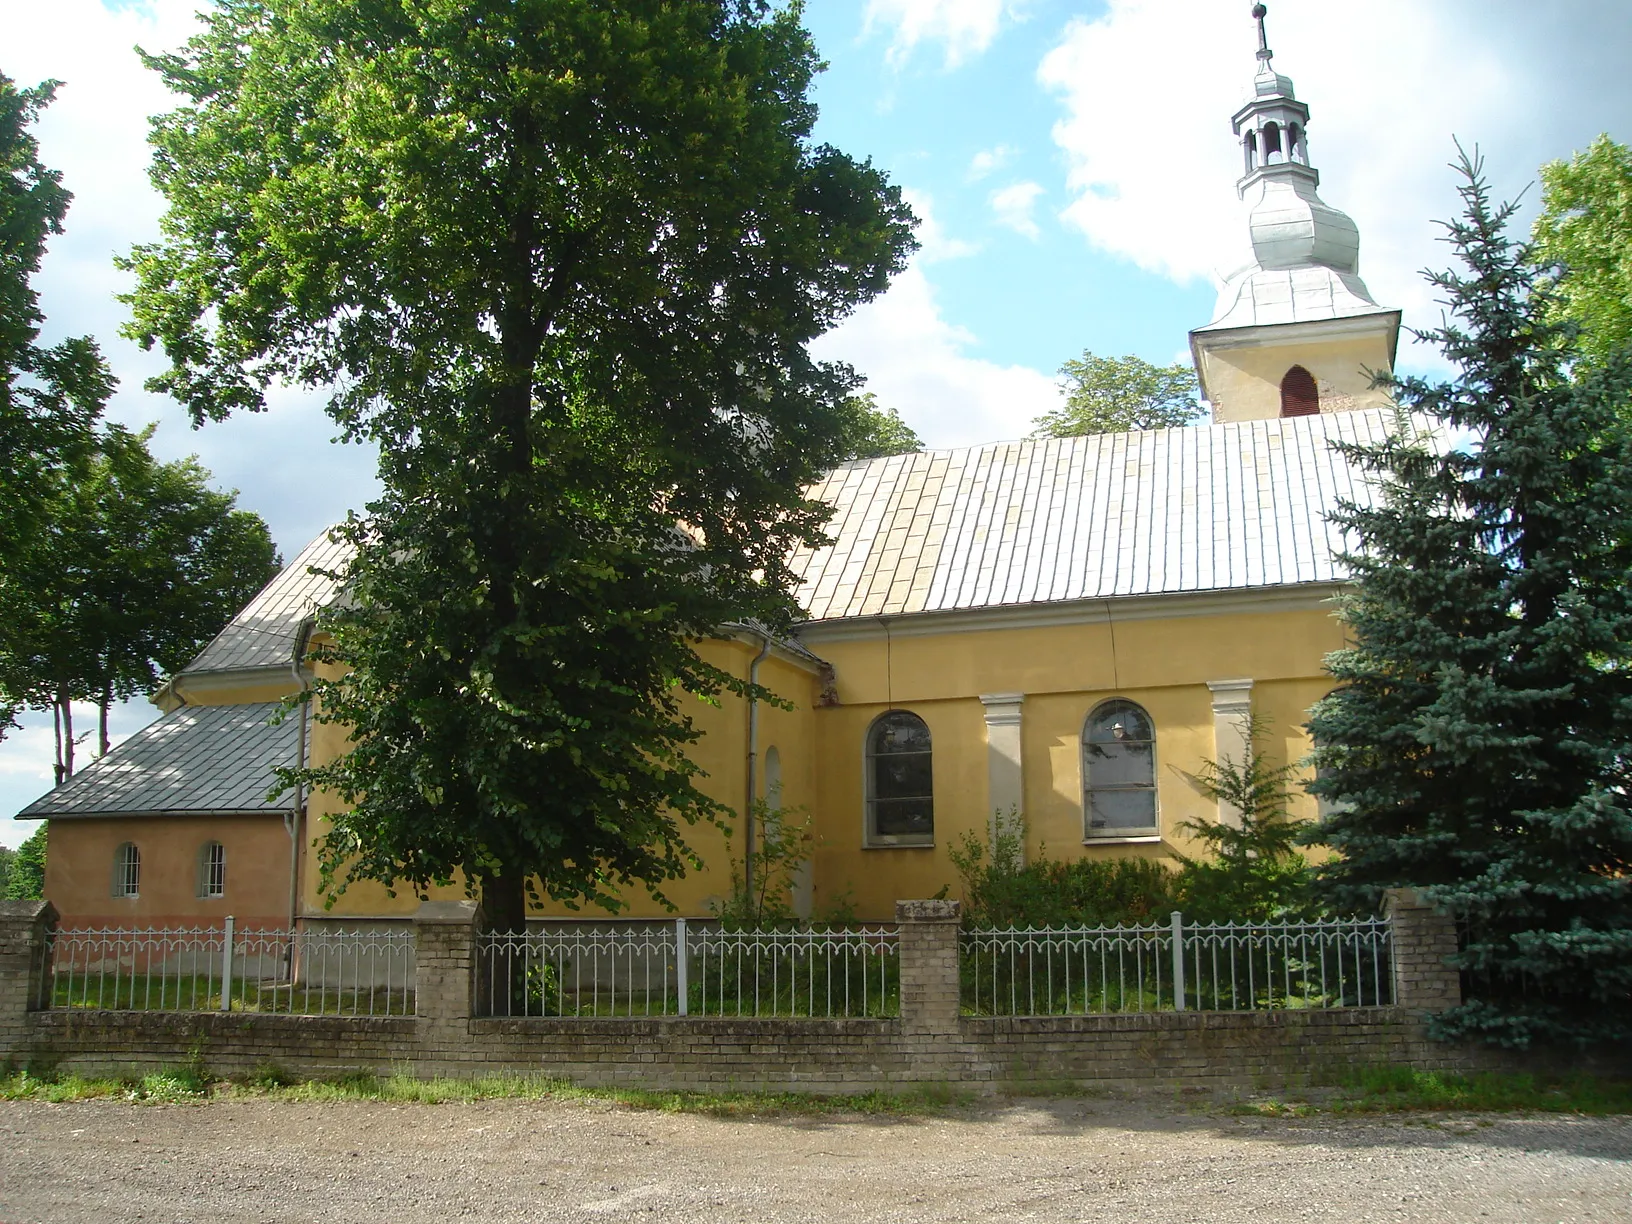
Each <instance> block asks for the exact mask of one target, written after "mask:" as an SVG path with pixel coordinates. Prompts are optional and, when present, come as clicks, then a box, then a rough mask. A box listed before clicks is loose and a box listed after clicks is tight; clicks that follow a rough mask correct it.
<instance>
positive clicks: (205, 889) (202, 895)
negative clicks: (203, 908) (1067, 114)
mask: <svg viewBox="0 0 1632 1224" xmlns="http://www.w3.org/2000/svg"><path fill="white" fill-rule="evenodd" d="M226 895H227V848H226V847H225V846H224V845H222V844H221V843H220V842H218V841H207V842H205V843H204V844H203V845H202V846H200V847H199V848H198V898H199V900H200V901H219V900H220V899H221V898H222V897H225V896H226Z"/></svg>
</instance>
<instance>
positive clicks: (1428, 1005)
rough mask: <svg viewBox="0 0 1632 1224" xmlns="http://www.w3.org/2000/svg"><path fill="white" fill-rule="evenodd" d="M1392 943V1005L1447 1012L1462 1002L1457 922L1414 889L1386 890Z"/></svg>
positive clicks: (1385, 911)
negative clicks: (1457, 954)
mask: <svg viewBox="0 0 1632 1224" xmlns="http://www.w3.org/2000/svg"><path fill="white" fill-rule="evenodd" d="M1383 912H1384V913H1385V914H1386V915H1387V916H1388V922H1389V926H1390V927H1391V928H1392V934H1393V943H1394V1005H1395V1006H1396V1007H1404V1008H1409V1009H1411V1010H1413V1011H1430V1012H1438V1011H1445V1010H1446V1009H1447V1008H1452V1007H1456V1006H1457V1005H1459V1004H1460V1003H1461V1002H1462V975H1461V972H1460V971H1459V970H1458V969H1457V968H1456V967H1455V966H1454V965H1453V964H1452V963H1451V958H1452V957H1454V956H1455V955H1456V951H1457V943H1456V921H1455V920H1454V919H1453V918H1452V917H1451V916H1450V915H1449V914H1447V913H1446V912H1445V911H1444V910H1442V909H1439V908H1438V907H1437V906H1433V905H1430V904H1428V903H1427V902H1425V901H1423V900H1422V898H1421V897H1419V896H1418V895H1417V892H1416V890H1415V889H1411V888H1389V889H1385V890H1384V892H1383Z"/></svg>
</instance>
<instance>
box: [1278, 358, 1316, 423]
mask: <svg viewBox="0 0 1632 1224" xmlns="http://www.w3.org/2000/svg"><path fill="white" fill-rule="evenodd" d="M1319 411H1320V388H1319V387H1317V386H1315V376H1314V375H1313V374H1311V373H1309V371H1308V370H1306V369H1304V368H1303V367H1302V366H1299V365H1295V366H1293V367H1292V368H1291V369H1290V370H1288V371H1287V372H1286V377H1285V378H1283V379H1281V415H1282V416H1283V417H1295V416H1314V415H1315V414H1316V413H1318V412H1319Z"/></svg>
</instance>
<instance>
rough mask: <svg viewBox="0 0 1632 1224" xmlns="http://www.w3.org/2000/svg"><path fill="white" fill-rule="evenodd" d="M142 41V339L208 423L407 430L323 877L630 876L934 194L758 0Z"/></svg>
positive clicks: (507, 882) (831, 446) (668, 803)
mask: <svg viewBox="0 0 1632 1224" xmlns="http://www.w3.org/2000/svg"><path fill="white" fill-rule="evenodd" d="M206 22H207V26H208V28H207V31H206V32H205V33H204V34H202V35H200V36H199V37H197V38H195V39H194V40H193V41H192V42H191V43H189V44H188V46H187V48H186V49H185V50H184V51H182V52H181V53H180V54H177V55H167V56H157V57H153V58H151V59H150V60H149V62H150V64H151V65H152V66H153V67H154V68H156V69H157V70H158V71H159V72H161V73H162V74H163V76H164V78H165V80H166V82H167V83H168V84H169V86H170V87H171V88H172V89H174V90H175V91H177V92H178V93H180V94H182V95H183V96H184V97H185V98H186V99H187V104H186V105H184V106H182V107H181V108H180V109H178V110H176V111H174V112H172V113H171V114H169V115H166V116H163V117H161V118H160V119H159V120H158V121H157V126H156V130H155V134H154V143H155V145H156V147H157V150H158V152H157V156H156V162H155V170H154V175H155V180H156V182H157V183H158V185H159V187H160V188H161V189H162V190H163V191H164V193H165V194H166V195H167V196H168V198H169V201H170V209H169V212H168V215H167V217H166V219H165V222H164V225H165V229H166V238H165V240H164V241H163V242H161V243H159V244H157V245H155V246H152V247H147V248H143V249H140V250H138V251H136V252H135V253H134V254H133V256H132V258H131V265H132V266H133V267H134V269H135V270H136V272H137V274H138V277H139V287H138V289H137V291H136V293H135V295H134V298H133V304H134V307H135V333H136V334H137V335H138V336H139V337H140V338H141V339H142V340H143V341H144V342H146V343H150V344H151V343H157V344H160V345H162V347H163V349H164V351H165V353H166V354H167V356H168V357H169V358H170V362H171V366H170V369H169V370H168V372H166V373H165V374H163V375H161V376H160V377H159V378H158V379H157V380H156V384H155V385H156V386H158V387H159V388H161V389H164V390H167V391H170V392H171V393H173V394H175V395H176V396H177V397H178V398H180V399H181V400H182V402H183V403H185V404H186V405H188V407H189V408H190V409H191V410H192V412H193V414H194V416H195V418H196V419H199V420H203V419H206V418H213V417H221V416H224V415H226V414H227V413H230V412H233V411H239V410H259V409H261V408H262V407H263V406H264V394H265V390H266V388H267V387H268V386H269V385H270V384H271V383H273V382H274V381H276V380H288V381H293V382H296V383H302V384H306V385H310V386H322V387H330V388H333V395H332V399H331V401H330V408H331V412H332V413H333V415H334V416H335V418H336V419H337V420H338V421H339V422H340V423H341V424H342V425H343V427H344V428H345V429H346V430H347V431H348V432H349V433H350V434H351V435H352V436H356V437H363V438H368V439H371V440H373V441H375V442H376V443H377V444H378V445H379V447H380V451H381V476H382V483H383V486H384V490H385V492H384V494H383V496H382V498H381V500H380V501H379V502H378V503H376V504H374V505H373V506H371V507H370V508H369V512H368V514H367V515H366V516H365V517H362V518H359V519H356V520H354V521H353V522H352V523H350V524H349V525H348V526H347V527H346V528H345V534H346V536H347V537H348V538H349V540H350V541H351V542H352V543H353V544H354V545H355V548H356V560H355V561H354V562H353V563H352V564H351V565H349V566H348V567H347V569H346V570H345V572H344V573H343V575H341V577H342V578H343V579H344V581H345V582H346V583H347V584H348V586H349V589H350V592H351V597H350V599H349V601H348V602H347V604H346V606H345V607H343V608H341V609H339V610H338V611H337V612H336V613H335V614H334V615H333V616H332V617H331V618H330V619H329V621H328V623H327V629H328V632H329V633H330V634H331V635H332V642H333V646H332V647H331V648H330V650H329V656H328V657H329V658H330V659H331V660H332V661H333V662H334V663H335V664H336V665H337V667H338V668H340V669H343V672H344V674H343V675H342V676H341V677H340V678H338V679H333V680H326V681H324V682H322V683H320V684H319V686H318V700H319V706H318V709H319V715H318V716H319V717H321V718H328V719H334V720H337V721H340V722H343V723H346V724H348V725H350V727H351V728H352V735H353V738H352V748H351V751H350V752H349V753H348V754H347V755H345V756H343V757H342V758H340V759H339V760H337V761H335V762H333V763H330V764H328V765H326V766H323V767H321V768H319V769H317V770H315V771H313V772H312V774H311V775H309V777H308V778H307V781H308V782H309V783H310V784H314V785H321V786H325V787H328V788H331V789H332V790H333V791H334V792H335V793H337V794H338V795H339V796H340V797H341V798H342V799H343V800H344V801H345V802H346V803H347V804H348V805H349V806H348V810H347V811H346V812H344V813H343V814H342V815H340V816H339V817H337V818H336V819H335V821H334V822H333V824H332V827H331V829H330V831H329V832H328V833H327V834H326V836H325V838H324V840H323V843H322V850H321V858H322V862H323V865H324V868H325V870H326V872H327V873H328V879H329V882H330V885H331V887H343V886H344V884H345V883H346V882H347V881H349V880H352V879H359V878H368V879H378V880H384V881H388V882H392V883H398V882H400V883H405V884H407V885H409V886H412V887H413V888H415V889H421V890H422V889H424V888H425V887H427V886H428V885H430V884H432V883H437V882H443V881H448V880H451V879H453V878H456V876H458V875H460V874H462V875H463V878H464V879H465V881H466V883H467V886H468V887H470V888H471V889H472V890H473V891H479V892H480V894H481V895H482V897H483V900H484V903H485V907H486V910H487V912H488V914H489V917H490V919H491V920H492V921H493V923H494V924H495V925H497V926H500V927H506V928H514V927H516V926H519V925H520V923H521V922H522V920H523V917H524V914H525V900H526V896H527V891H528V889H529V888H530V887H531V885H530V883H529V881H531V880H535V879H536V880H537V881H538V882H540V883H541V884H542V886H543V888H544V890H545V891H546V892H548V893H549V894H551V895H553V896H555V897H558V898H560V899H562V900H564V901H566V902H568V903H574V902H576V901H578V900H581V899H584V898H590V899H593V900H596V901H600V902H606V903H612V902H614V901H615V900H616V890H617V888H618V886H619V885H620V884H622V883H627V882H630V881H639V882H643V883H645V884H647V885H648V886H650V887H653V888H658V887H660V885H661V882H662V881H663V880H665V879H669V878H673V877H674V876H676V875H677V874H679V873H680V872H681V871H683V870H684V869H685V868H686V866H687V865H688V863H689V861H690V859H689V852H688V851H687V850H686V848H685V845H684V839H683V837H682V836H681V834H682V832H683V826H684V824H685V822H687V821H695V820H697V819H699V818H707V817H715V816H718V815H720V814H721V809H720V806H719V805H718V804H717V803H716V802H715V801H714V800H713V799H711V798H710V797H708V796H707V795H706V794H705V793H704V792H703V790H702V789H701V788H700V786H699V785H698V782H699V778H698V771H697V768H696V766H695V765H694V764H693V763H692V762H691V761H690V760H689V758H688V755H687V748H688V745H689V744H690V743H691V742H692V741H693V740H694V739H695V737H696V734H697V732H696V729H695V727H694V726H693V725H692V723H691V721H690V716H689V712H688V710H687V708H686V706H685V705H684V704H683V699H684V698H686V695H687V694H696V695H700V696H703V697H708V696H710V695H711V694H714V693H716V692H718V691H719V690H720V689H721V688H730V687H735V688H736V689H738V690H739V691H740V690H741V689H742V688H743V682H742V681H741V680H740V679H735V678H733V677H731V676H729V675H726V674H725V673H723V672H720V671H717V670H716V669H714V668H711V667H709V666H707V665H705V663H704V662H703V661H702V660H701V659H700V658H699V656H698V655H697V653H696V651H695V650H694V642H695V641H696V640H697V639H698V638H701V637H703V636H706V635H708V634H710V633H713V632H715V631H717V627H718V626H720V625H722V624H726V623H729V622H732V621H741V620H745V619H749V618H753V619H757V620H758V621H760V622H762V623H764V624H766V625H769V626H773V627H774V626H776V625H778V624H781V623H785V622H786V620H787V618H788V617H789V615H790V614H791V611H792V602H791V599H790V596H789V594H788V591H789V589H790V585H791V576H790V574H789V571H788V569H787V563H786V557H787V555H788V553H789V552H790V550H791V548H792V546H793V545H794V544H795V543H797V542H801V541H814V540H816V539H817V538H818V533H819V527H820V523H821V521H822V519H823V517H824V509H823V508H822V507H820V506H817V505H813V504H811V503H809V502H807V501H806V500H804V498H803V497H802V494H801V489H802V487H803V486H804V485H805V484H806V483H808V482H809V481H811V480H812V479H814V478H815V476H816V475H817V474H818V473H819V472H820V471H821V470H822V469H823V468H824V467H826V466H828V465H830V464H831V463H833V462H835V461H836V460H837V459H838V458H839V457H840V455H841V453H842V451H843V444H844V443H843V433H844V424H845V420H846V417H845V411H844V405H845V401H846V398H847V397H848V396H849V395H850V394H852V393H853V391H854V390H855V383H856V380H855V378H854V376H853V375H852V374H851V373H850V372H849V371H848V370H845V369H843V368H835V367H831V366H824V365H821V364H818V363H816V362H814V361H813V360H812V359H811V358H810V356H809V355H808V352H807V348H806V346H807V343H808V341H810V340H811V339H812V338H814V337H815V336H816V335H818V334H819V333H821V332H822V331H823V330H825V329H826V328H828V327H829V326H831V325H832V324H833V323H834V322H835V321H836V320H837V319H839V318H840V317H842V316H843V315H844V314H846V313H847V312H848V311H849V310H851V309H852V308H853V307H854V306H855V305H856V304H858V303H859V302H861V301H864V300H866V299H867V298H869V297H871V296H873V295H875V294H877V293H879V292H880V291H881V290H882V289H883V288H884V286H885V285H886V283H887V281H888V278H889V276H890V275H891V274H892V273H893V272H894V271H895V270H897V269H899V267H900V266H901V264H902V261H903V260H904V258H905V255H906V254H907V253H908V251H909V249H910V247H911V236H910V225H911V214H910V212H909V211H908V210H907V208H906V207H905V206H904V205H903V203H902V202H901V199H900V197H899V194H898V193H897V191H896V190H895V189H894V188H892V187H890V186H889V185H888V184H887V183H886V182H885V180H884V178H883V176H882V175H881V174H880V173H878V172H877V171H875V170H874V169H873V168H872V167H871V166H869V165H866V164H861V163H857V162H856V161H854V160H852V159H850V158H849V157H847V156H845V155H844V154H842V153H840V152H838V151H837V150H835V149H832V148H829V147H826V146H819V145H814V144H812V143H811V141H810V130H811V124H812V122H813V120H814V117H815V110H814V107H813V106H812V105H811V103H810V102H809V100H808V98H807V94H808V90H809V86H810V82H811V78H812V75H813V73H814V72H815V71H816V70H817V68H818V66H819V65H818V61H817V59H816V55H815V52H814V49H813V48H812V46H811V44H810V42H809V39H808V36H807V35H806V33H805V32H804V30H803V29H802V28H801V26H800V23H799V13H798V10H797V8H794V9H790V10H784V11H772V10H770V9H769V8H768V6H766V5H765V4H763V3H760V2H759V0H633V2H631V3H626V4H619V5H607V4H604V3H599V2H596V0H519V2H518V0H476V2H474V3H468V2H467V3H459V4H453V3H442V2H437V0H298V2H297V0H226V2H224V3H222V4H219V5H218V6H217V7H216V8H215V9H214V10H213V11H212V12H211V13H210V14H209V16H208V17H207V18H206Z"/></svg>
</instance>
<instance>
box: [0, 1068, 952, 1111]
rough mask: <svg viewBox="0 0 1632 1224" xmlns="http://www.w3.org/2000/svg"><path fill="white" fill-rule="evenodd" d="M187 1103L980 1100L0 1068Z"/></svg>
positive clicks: (873, 1107) (54, 1091)
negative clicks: (101, 1074)
mask: <svg viewBox="0 0 1632 1224" xmlns="http://www.w3.org/2000/svg"><path fill="white" fill-rule="evenodd" d="M110 1098H111V1099H118V1100H126V1101H139V1102H150V1103H155V1104H161V1103H169V1104H174V1103H180V1102H187V1101H206V1100H270V1101H291V1102H312V1101H389V1102H403V1103H412V1104H420V1105H441V1104H449V1103H456V1104H463V1103H469V1102H474V1101H493V1100H533V1101H542V1100H557V1101H575V1100H576V1101H611V1102H614V1103H616V1104H619V1105H623V1106H627V1107H629V1108H632V1109H649V1110H660V1111H662V1112H664V1113H688V1114H706V1115H710V1116H713V1117H756V1116H762V1115H767V1114H799V1115H807V1116H814V1115H830V1114H864V1115H868V1116H874V1117H916V1116H922V1115H926V1114H935V1113H941V1112H944V1111H945V1110H947V1109H948V1108H951V1107H953V1106H957V1105H962V1104H965V1103H967V1102H969V1101H971V1100H973V1095H972V1094H970V1093H967V1092H961V1091H957V1090H955V1089H951V1088H948V1087H945V1086H926V1087H924V1088H920V1089H916V1090H909V1091H905V1092H885V1091H876V1092H868V1093H860V1094H852V1095H846V1096H820V1095H817V1094H814V1093H801V1092H657V1091H650V1090H645V1089H636V1088H580V1087H578V1086H577V1085H575V1084H569V1083H567V1082H566V1081H564V1080H557V1079H550V1078H547V1077H544V1076H535V1075H485V1076H478V1077H475V1078H472V1079H417V1078H415V1077H414V1076H411V1075H406V1074H400V1073H399V1074H391V1075H370V1074H359V1075H349V1076H344V1077H341V1078H339V1079H330V1080H296V1079H291V1078H290V1077H288V1076H285V1075H284V1074H282V1073H281V1072H279V1071H277V1070H275V1069H271V1068H269V1069H267V1070H265V1071H262V1072H259V1073H257V1074H256V1075H253V1076H251V1077H249V1078H247V1079H244V1080H238V1081H232V1080H221V1081H215V1082H207V1081H205V1080H203V1079H202V1078H200V1077H199V1076H198V1075H197V1073H196V1072H193V1071H191V1070H185V1069H183V1070H167V1071H162V1072H158V1073H154V1074H149V1075H144V1076H141V1077H130V1078H125V1079H111V1078H84V1077H81V1076H75V1075H65V1076H54V1075H39V1074H31V1073H29V1072H27V1071H23V1072H18V1073H15V1074H12V1075H8V1076H6V1077H4V1078H0V1100H6V1101H50V1102H61V1101H84V1100H97V1099H110Z"/></svg>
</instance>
